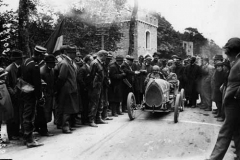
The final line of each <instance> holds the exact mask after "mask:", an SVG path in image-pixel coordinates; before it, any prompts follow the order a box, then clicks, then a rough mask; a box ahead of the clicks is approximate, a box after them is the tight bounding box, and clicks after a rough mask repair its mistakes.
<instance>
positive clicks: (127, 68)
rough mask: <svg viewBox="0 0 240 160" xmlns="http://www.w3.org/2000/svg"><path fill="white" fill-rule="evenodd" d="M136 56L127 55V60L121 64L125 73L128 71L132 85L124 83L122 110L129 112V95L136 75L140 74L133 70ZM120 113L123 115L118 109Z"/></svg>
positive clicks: (127, 77)
mask: <svg viewBox="0 0 240 160" xmlns="http://www.w3.org/2000/svg"><path fill="white" fill-rule="evenodd" d="M133 60H134V58H133V57H132V56H130V55H127V56H126V61H125V62H123V64H122V65H121V69H122V70H123V72H124V73H126V79H127V81H128V82H129V83H130V86H129V85H128V84H126V83H123V101H122V111H123V112H125V113H127V96H128V93H129V92H131V91H132V92H133V82H134V75H138V74H139V73H140V72H139V71H133V70H132V64H133ZM117 112H118V114H119V115H122V114H123V113H121V112H120V111H117Z"/></svg>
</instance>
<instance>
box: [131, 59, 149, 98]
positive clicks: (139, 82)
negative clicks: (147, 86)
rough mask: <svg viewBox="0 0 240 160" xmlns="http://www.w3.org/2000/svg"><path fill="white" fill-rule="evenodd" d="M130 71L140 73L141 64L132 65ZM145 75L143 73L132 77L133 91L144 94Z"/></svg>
mask: <svg viewBox="0 0 240 160" xmlns="http://www.w3.org/2000/svg"><path fill="white" fill-rule="evenodd" d="M132 69H133V71H140V70H142V69H144V68H143V63H142V64H140V63H139V62H138V63H134V64H133V66H132ZM146 75H147V73H144V72H140V74H138V75H135V77H134V84H133V86H134V89H135V90H136V91H139V92H140V93H143V92H144V80H145V78H146Z"/></svg>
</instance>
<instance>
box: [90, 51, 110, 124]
mask: <svg viewBox="0 0 240 160" xmlns="http://www.w3.org/2000/svg"><path fill="white" fill-rule="evenodd" d="M107 55H108V52H107V51H105V50H100V51H99V52H98V53H97V58H96V59H95V60H93V61H92V62H91V65H90V70H91V71H90V77H89V79H90V82H91V85H90V89H89V91H90V93H89V99H90V101H89V109H90V112H89V116H88V117H89V121H90V126H91V127H97V125H96V123H97V124H107V122H105V121H103V119H102V115H101V114H102V110H103V97H102V94H103V81H104V77H105V73H104V68H103V65H104V62H105V60H106V58H107ZM95 119H96V123H95V121H94V120H95Z"/></svg>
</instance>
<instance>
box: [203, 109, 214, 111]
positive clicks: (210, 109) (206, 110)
mask: <svg viewBox="0 0 240 160" xmlns="http://www.w3.org/2000/svg"><path fill="white" fill-rule="evenodd" d="M204 111H212V109H211V108H206V109H204Z"/></svg>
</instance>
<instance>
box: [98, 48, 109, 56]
mask: <svg viewBox="0 0 240 160" xmlns="http://www.w3.org/2000/svg"><path fill="white" fill-rule="evenodd" d="M97 56H100V57H102V56H105V57H107V56H108V52H107V51H105V50H100V51H98V52H97Z"/></svg>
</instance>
